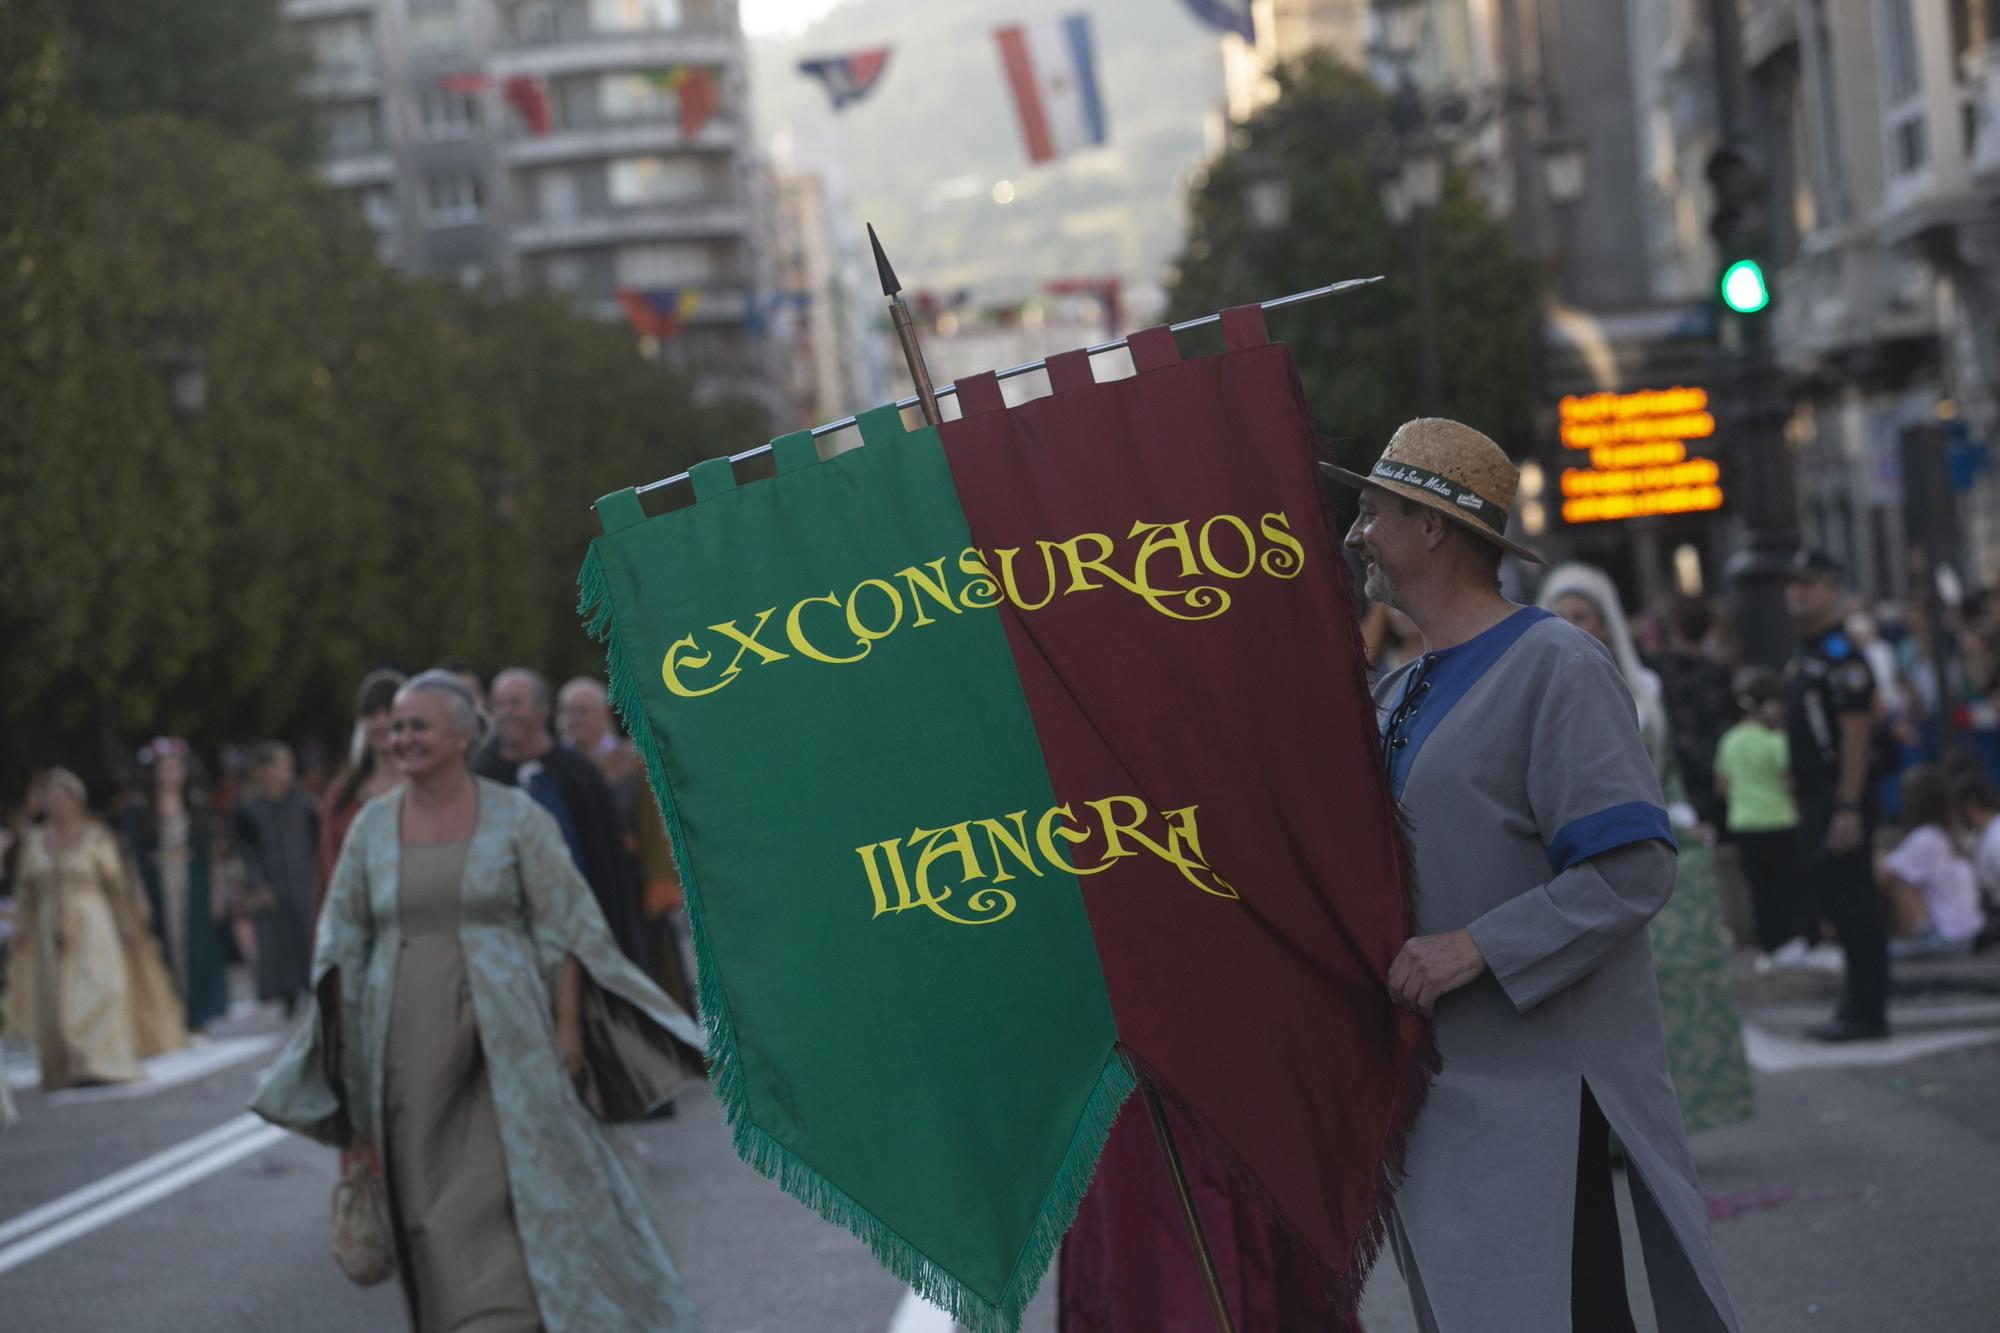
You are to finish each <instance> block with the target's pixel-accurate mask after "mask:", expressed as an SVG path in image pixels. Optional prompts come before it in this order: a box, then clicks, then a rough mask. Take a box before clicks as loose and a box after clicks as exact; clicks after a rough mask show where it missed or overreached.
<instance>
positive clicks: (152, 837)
mask: <svg viewBox="0 0 2000 1333" xmlns="http://www.w3.org/2000/svg"><path fill="white" fill-rule="evenodd" d="M139 763H140V764H141V766H142V767H144V768H145V769H146V770H147V771H148V772H149V773H150V775H151V780H150V782H148V783H147V784H146V787H145V790H144V792H143V795H142V798H141V800H140V802H139V803H138V804H137V805H135V806H133V807H132V808H131V809H129V810H127V811H126V813H125V837H126V840H127V842H128V843H129V844H130V845H131V848H132V855H133V857H134V858H135V859H136V860H137V861H138V863H139V874H140V877H141V878H142V879H143V880H144V881H145V884H146V898H147V900H148V901H149V902H150V903H151V904H152V909H153V929H154V930H155V931H156V932H157V933H158V934H159V937H160V943H161V945H162V946H163V947H164V948H165V950H166V955H167V965H168V967H169V968H170V969H171V971H172V973H173V978H174V989H175V990H176V991H178V992H179V993H180V997H181V1003H182V1005H183V1006H184V1007H185V1009H186V1014H187V1027H188V1031H189V1032H190V1033H198V1032H201V1031H202V1030H203V1029H205V1028H206V1027H207V1026H208V1025H209V1024H210V1023H213V1022H214V1021H215V1020H216V1019H218V1018H221V1017H222V1016H223V1015H224V1014H225V1013H227V1012H229V978H228V975H227V973H226V972H225V971H224V970H223V956H222V932H223V929H224V924H223V913H222V910H221V907H222V904H221V901H220V893H221V889H222V884H221V878H222V860H223V846H222V839H221V837H220V836H219V832H220V831H219V829H218V822H219V821H218V820H217V819H216V815H215V810H214V807H213V806H212V805H211V804H210V802H209V799H208V791H207V788H206V786H205V784H204V783H203V782H202V779H201V771H200V769H199V767H198V766H197V764H196V761H195V757H194V754H193V752H192V751H190V750H189V749H188V746H187V742H186V741H183V740H178V739H175V738H172V737H158V738H156V739H154V740H153V741H151V742H149V743H148V744H147V745H146V748H145V749H143V750H141V751H140V752H139Z"/></svg>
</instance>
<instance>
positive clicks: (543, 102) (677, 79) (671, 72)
mask: <svg viewBox="0 0 2000 1333" xmlns="http://www.w3.org/2000/svg"><path fill="white" fill-rule="evenodd" d="M637 74H638V77H640V78H641V79H644V80H645V81H646V82H647V83H649V84H651V85H652V86H653V87H655V88H657V89H659V90H660V91H661V92H662V93H666V94H668V95H670V96H671V97H672V98H673V99H674V101H675V108H676V111H677V112H678V115H679V121H680V132H681V138H683V139H692V138H694V136H695V135H697V134H699V133H701V129H702V127H703V126H704V125H706V124H708V122H709V121H710V120H712V119H714V117H715V116H716V114H717V113H718V112H720V111H721V110H722V89H721V85H720V83H719V82H718V81H717V79H716V77H715V71H714V70H713V69H711V68H710V67H709V66H707V65H666V66H662V67H660V68H656V69H644V70H639V71H637ZM492 86H493V78H492V76H491V75H488V74H482V73H461V74H447V75H445V76H443V77H442V78H440V79H439V80H438V87H439V88H442V89H443V90H444V91H446V92H451V93H467V94H471V93H483V92H485V91H486V90H487V89H489V88H491V87H492ZM500 100H501V101H503V102H505V103H506V104H507V105H508V106H509V107H511V108H513V110H514V113H515V114H516V115H517V116H519V117H520V118H521V124H522V126H523V127H524V128H525V129H526V130H527V131H528V133H529V134H531V135H533V136H535V137H536V138H538V139H539V138H541V137H543V136H544V135H546V134H548V133H549V132H550V130H551V129H553V128H554V122H553V118H552V116H551V114H550V108H551V102H550V99H549V84H548V80H547V79H543V78H538V77H536V76H534V75H531V74H516V75H512V76H510V77H509V78H507V79H505V80H503V81H502V82H501V84H500Z"/></svg>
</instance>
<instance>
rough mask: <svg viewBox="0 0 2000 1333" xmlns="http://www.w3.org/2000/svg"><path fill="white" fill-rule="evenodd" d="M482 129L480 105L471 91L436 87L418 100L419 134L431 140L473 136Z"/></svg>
mask: <svg viewBox="0 0 2000 1333" xmlns="http://www.w3.org/2000/svg"><path fill="white" fill-rule="evenodd" d="M478 128H479V104H478V103H476V102H474V101H473V100H472V94H471V93H455V92H450V91H448V90H446V89H443V88H435V89H432V90H431V91H430V92H427V93H425V94H424V95H423V96H422V97H420V98H418V99H417V134H418V136H419V137H420V138H423V139H426V140H428V141H430V142H431V143H442V142H444V141H445V140H448V139H469V138H471V137H472V134H473V131H474V130H476V129H478Z"/></svg>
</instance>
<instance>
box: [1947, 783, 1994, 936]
mask: <svg viewBox="0 0 2000 1333" xmlns="http://www.w3.org/2000/svg"><path fill="white" fill-rule="evenodd" d="M1952 804H1953V805H1954V806H1956V807H1957V812H1958V826H1959V828H1960V829H1961V830H1963V832H1964V834H1965V840H1966V845H1967V848H1968V850H1969V851H1970V852H1971V854H1972V874H1973V880H1974V882H1975V883H1977V884H1978V886H1979V898H1980V903H1981V905H1982V906H1983V907H1984V908H1985V909H1986V918H1987V921H1988V923H1989V926H1990V925H1992V924H1993V923H1994V921H1995V918H1996V917H2000V796H1996V795H1994V792H1993V788H1992V787H1991V786H1989V785H1988V784H1987V782H1986V780H1985V779H1984V778H1980V777H1977V776H1973V777H1967V778H1963V779H1961V780H1960V781H1959V783H1958V784H1957V785H1956V786H1955V787H1953V789H1952Z"/></svg>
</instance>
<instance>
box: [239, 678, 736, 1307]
mask: <svg viewBox="0 0 2000 1333" xmlns="http://www.w3.org/2000/svg"><path fill="white" fill-rule="evenodd" d="M393 716H394V721H393V723H392V728H393V740H392V744H393V751H394V755H395V759H396V762H397V764H398V766H399V767H400V768H401V770H402V772H403V775H404V777H405V778H406V779H407V783H406V785H405V786H404V787H402V788H400V789H398V790H396V791H393V792H390V793H389V794H387V795H385V796H381V797H378V798H377V799H376V800H374V801H371V802H370V803H369V804H368V805H367V806H365V807H363V809H362V810H361V813H360V814H359V815H357V816H356V818H355V821H354V825H353V827H352V828H351V829H350V831H349V833H348V836H347V840H346V843H345V845H344V847H343V848H342V851H341V854H340V860H339V862H338V864H337V865H336V867H335V870H334V874H333V879H332V882H331V884H330V886H329V888H328V892H327V898H326V905H325V909H324V912H323V914H322V916H321V918H320V924H319V935H318V940H317V944H316V947H315V950H314V957H313V967H312V986H313V994H314V1002H313V1012H312V1014H311V1016H310V1021H308V1022H307V1023H306V1024H305V1025H304V1027H303V1028H302V1029H301V1030H300V1031H299V1032H298V1034H297V1035H296V1036H295V1037H294V1038H293V1040H292V1042H291V1044H290V1046H288V1047H287V1048H286V1050H285V1052H284V1053H283V1055H282V1056H281V1057H280V1058H279V1060H278V1062H277V1064H276V1065H275V1066H273V1068H272V1070H271V1072H270V1074H269V1075H268V1076H267V1077H266V1079H265V1082H264V1085H263V1087H262V1088H261V1089H260V1090H259V1092H258V1095H257V1099H256V1102H255V1103H254V1108H253V1109H255V1110H256V1111H257V1113H258V1114H260V1115H262V1116H264V1117H265V1118H266V1119H268V1120H270V1121H272V1122H273V1123H276V1124H279V1125H283V1126H285V1127H286V1128H288V1129H292V1130H295V1131H297V1132H299V1133H301V1134H305V1135H307V1136H309V1137H311V1138H314V1139H317V1140H319V1141H321V1142H325V1143H330V1144H334V1145H336V1146H339V1147H342V1148H344V1149H348V1150H349V1151H350V1152H352V1153H356V1154H358V1155H360V1156H362V1157H363V1158H368V1157H372V1158H375V1159H378V1160H379V1161H380V1162H381V1168H382V1172H383V1176H384V1179H385V1183H386V1184H387V1186H388V1195H389V1202H390V1214H391V1222H392V1230H393V1232H394V1236H395V1241H396V1257H397V1270H398V1275H399V1276H400V1278H401V1280H402V1284H403V1292H404V1296H405V1298H406V1301H407V1304H408V1308H409V1313H410V1320H411V1324H412V1326H413V1327H414V1328H415V1329H416V1330H418V1333H431V1331H432V1330H447V1329H449V1330H460V1329H474V1328H476V1329H479V1330H481V1333H515V1331H516V1330H519V1331H520V1333H528V1330H535V1329H547V1330H550V1333H582V1331H584V1330H588V1331H589V1333H600V1331H604V1333H618V1331H621V1330H630V1333H640V1330H663V1329H664V1330H684V1329H692V1328H694V1327H696V1324H695V1319H694V1312H693V1307H692V1304H691V1302H690V1301H689V1300H688V1297H687V1295H686V1291H685V1289H684V1286H683V1284H682V1281H681V1278H680V1274H679V1272H678V1270H677V1269H676V1268H675V1265H674V1261H673V1259H672V1258H671V1257H670V1256H669V1254H668V1252H667V1248H666V1244H665V1241H664V1240H663V1238H662V1236H661V1234H660V1232H659V1229H658V1227H657V1225H656V1224H655V1223H654V1221H653V1218H652V1216H651V1214H650V1212H649V1211H648V1208H647V1204H646V1200H645V1198H644V1196H643V1194H642V1193H641V1190H640V1185H639V1175H638V1173H637V1172H636V1171H635V1170H634V1169H633V1167H632V1165H631V1163H630V1161H629V1160H628V1158H627V1156H626V1153H625V1150H624V1147H623V1144H622V1142H621V1140H620V1138H619V1137H618V1136H619V1135H622V1134H623V1133H624V1131H623V1130H622V1129H617V1128H614V1127H612V1126H610V1125H608V1124H607V1123H606V1122H615V1121H626V1120H634V1119H638V1118H641V1117H643V1116H644V1115H646V1114H647V1113H648V1112H649V1111H651V1110H653V1109H655V1108H656V1107H658V1106H659V1105H661V1104H662V1103H663V1102H665V1101H666V1100H667V1098H668V1097H669V1096H671V1094H672V1093H673V1092H674V1090H675V1089H676V1088H677V1087H678V1086H680V1084H681V1083H682V1082H683V1080H684V1077H685V1075H684V1071H685V1070H688V1069H691V1068H694V1067H695V1066H694V1064H693V1061H694V1060H695V1059H697V1058H698V1056H697V1055H696V1052H697V1051H698V1049H699V1044H700V1040H701V1036H700V1031H699V1029H698V1028H696V1026H695V1025H694V1024H693V1022H691V1021H690V1020H689V1018H688V1016H687V1015H686V1014H685V1013H684V1012H682V1010H681V1009H680V1008H679V1007H678V1006H676V1005H675V1004H674V1003H673V1001H671V1000H669V999H668V998H667V997H666V996H665V995H663V994H661V993H660V991H659V990H658V988H657V987H655V986H654V985H653V983H652V982H651V981H650V980H648V979H647V978H646V977H645V976H644V975H643V974H642V973H640V972H639V971H638V970H637V969H636V968H634V967H633V966H632V965H631V964H630V963H629V962H627V961H626V959H625V957H624V955H623V954H621V953H620V952H619V951H618V949H617V947H616V946H615V945H614V944H613V943H612V940H611V935H610V932H609V930H608V929H607V928H606V926H605V924H604V918H603V916H602V914H601V913H600V912H599V910H598V907H597V900H596V899H595V898H594V897H593V896H592V895H591V893H590V890H589V888H588V886H587V885H586V884H585V883H584V880H583V877H582V876H581V874H579V873H578V871H577V869H576V867H575V865H574V864H573V863H572V862H571V860H570V857H569V852H568V850H567V848H566V846H565V844H564V842H563V838H562V834H561V833H560V831H559V830H558V829H557V827H556V824H555V821H554V819H553V818H552V817H551V816H550V815H549V813H548V812H547V811H546V810H544V809H543V808H542V807H541V806H539V805H538V804H536V803H535V801H534V800H533V798H531V797H529V796H528V795H526V794H525V793H523V792H520V791H517V790H515V789H513V788H509V787H503V786H500V785H498V784H496V783H491V782H484V781H480V780H479V779H477V778H475V777H473V775H472V773H471V772H470V770H469V769H468V768H467V766H466V755H467V752H468V750H469V749H470V748H471V747H472V746H473V744H474V743H475V741H476V739H477V738H478V736H479V732H480V722H481V718H480V714H479V712H478V707H477V705H476V704H475V703H474V701H473V699H472V696H471V695H470V694H469V693H468V692H467V691H466V689H465V687H464V686H463V685H461V684H459V683H458V681H457V680H456V679H455V678H454V677H452V676H450V675H449V674H448V673H444V672H427V673H425V674H424V675H421V676H418V677H416V678H415V679H413V680H411V681H410V682H409V683H408V684H407V685H405V686H403V688H402V689H401V691H399V692H398V694H397V696H396V701H395V706H394V715H393ZM371 1149H372V1150H373V1151H372V1152H371V1151H369V1150H371Z"/></svg>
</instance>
